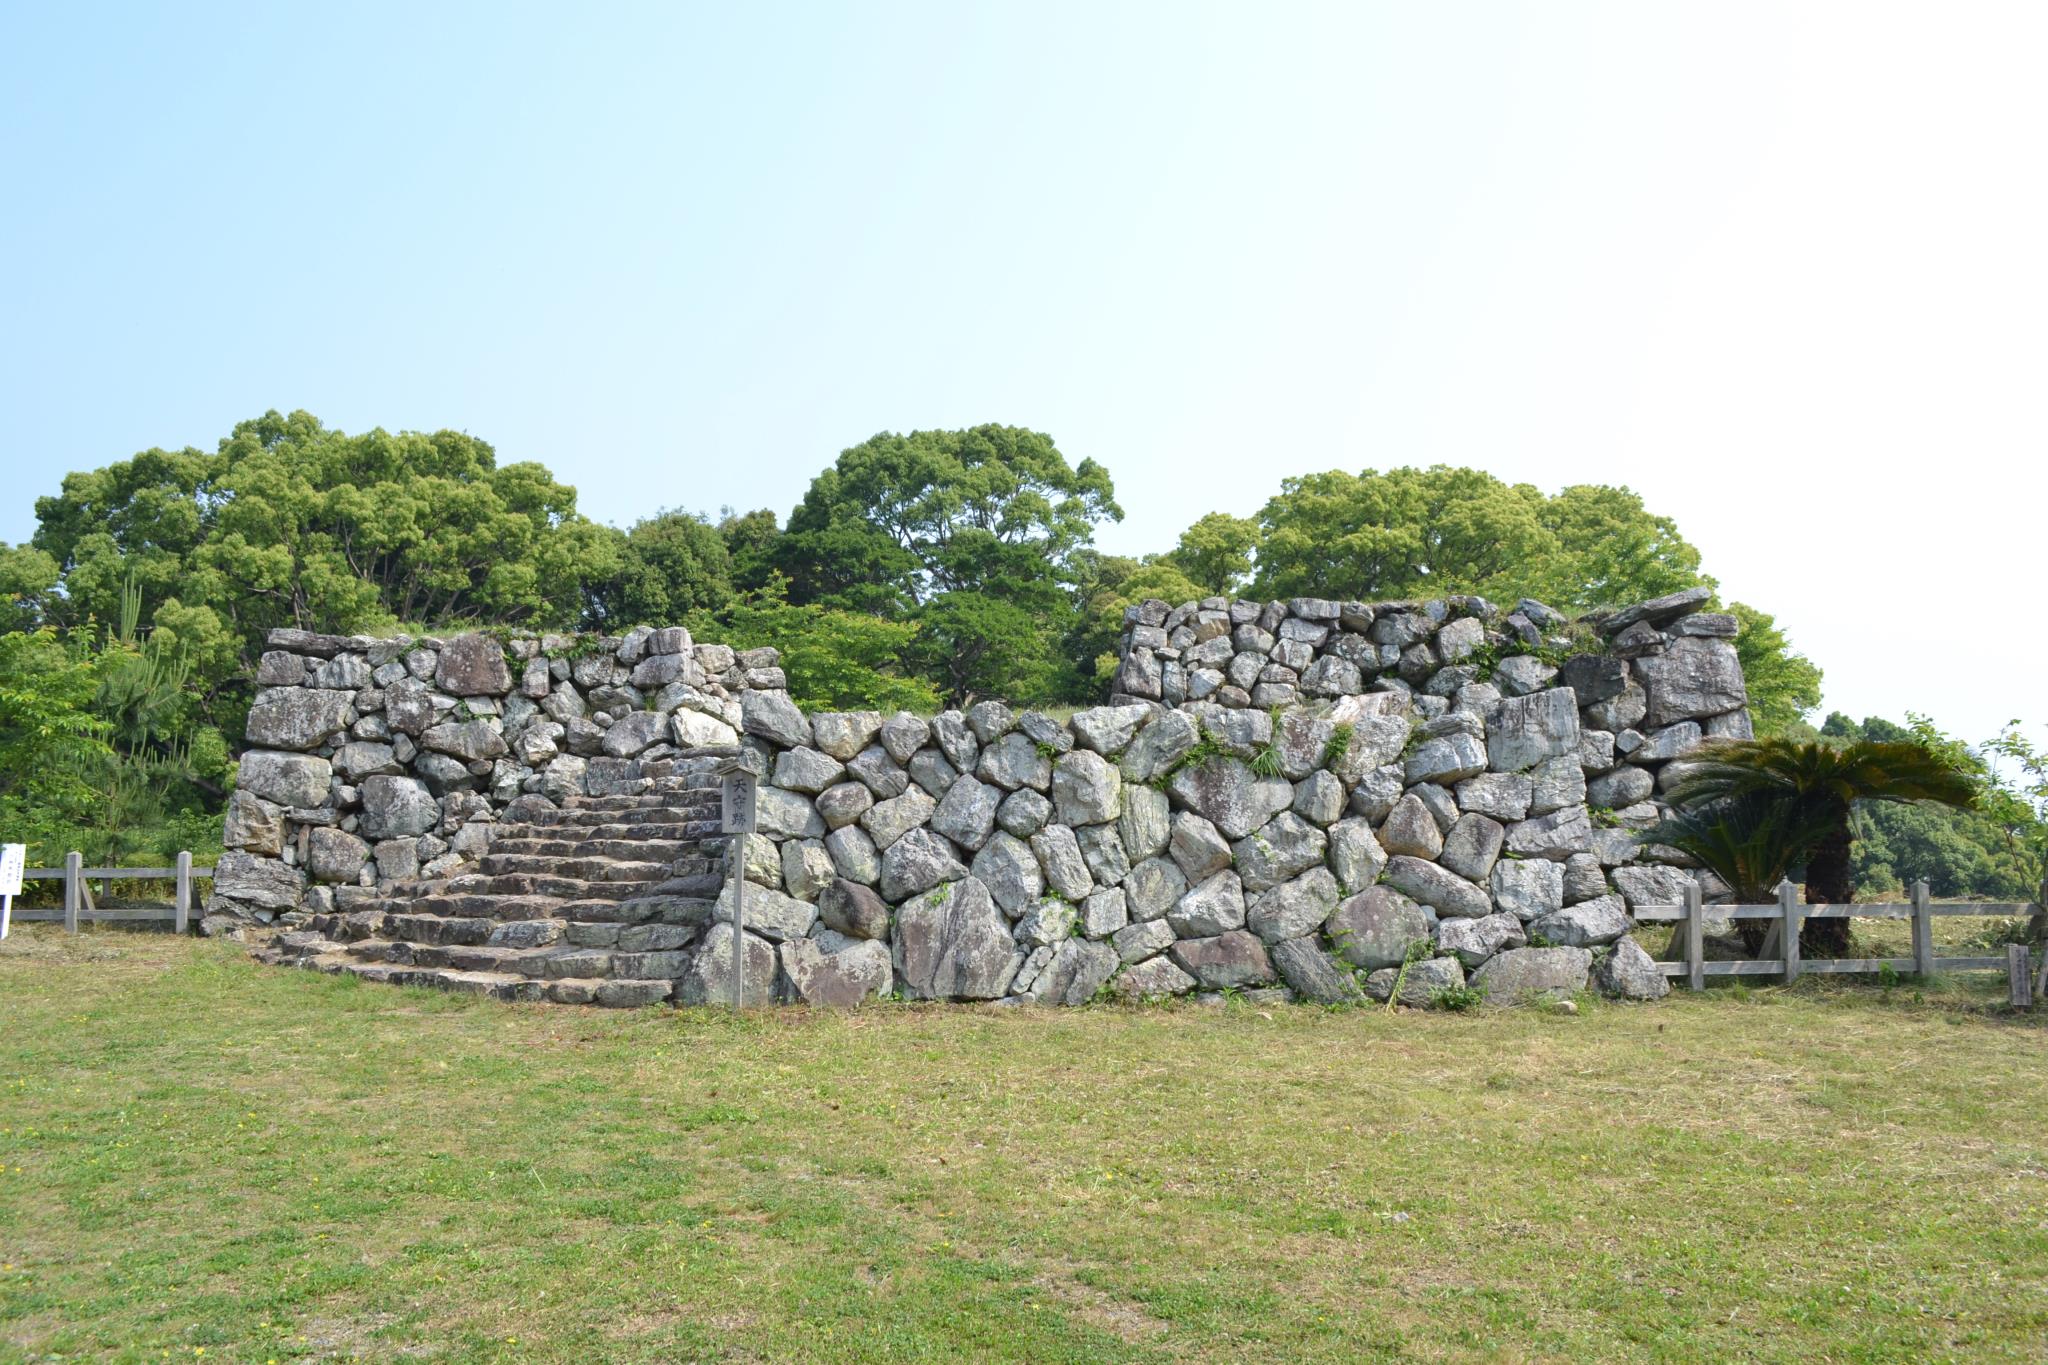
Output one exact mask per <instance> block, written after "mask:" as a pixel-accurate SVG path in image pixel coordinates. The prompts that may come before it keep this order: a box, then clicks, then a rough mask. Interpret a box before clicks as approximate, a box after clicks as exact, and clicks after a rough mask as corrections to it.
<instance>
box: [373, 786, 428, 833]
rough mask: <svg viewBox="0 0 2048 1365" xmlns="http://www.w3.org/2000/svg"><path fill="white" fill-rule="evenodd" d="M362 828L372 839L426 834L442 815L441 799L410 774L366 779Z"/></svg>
mask: <svg viewBox="0 0 2048 1365" xmlns="http://www.w3.org/2000/svg"><path fill="white" fill-rule="evenodd" d="M361 799H362V803H363V815H362V822H361V831H362V833H363V834H364V836H365V837H367V838H371V839H393V838H398V837H401V836H404V835H416V834H425V833H426V832H427V831H428V830H430V829H432V828H433V827H434V825H435V823H436V822H437V821H439V820H440V818H441V803H440V802H438V801H436V800H435V799H434V798H433V797H432V796H431V795H429V794H428V792H427V789H426V787H425V786H423V785H421V783H420V782H419V781H417V780H416V779H414V778H410V777H391V776H378V777H367V778H364V779H363V785H362V788H361Z"/></svg>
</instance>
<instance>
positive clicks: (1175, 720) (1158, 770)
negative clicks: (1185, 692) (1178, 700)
mask: <svg viewBox="0 0 2048 1365" xmlns="http://www.w3.org/2000/svg"><path fill="white" fill-rule="evenodd" d="M1153 695H1155V696H1156V695H1158V694H1157V693H1156V692H1155V693H1154V694H1153ZM1200 738H1201V731H1200V729H1199V728H1198V727H1197V726H1196V725H1195V722H1194V720H1193V718H1191V717H1190V716H1189V715H1188V714H1187V713H1186V712H1184V711H1164V712H1161V713H1160V714H1159V715H1157V716H1154V717H1153V718H1152V720H1151V721H1150V722H1149V723H1148V724H1147V725H1146V726H1145V728H1144V729H1142V730H1140V731H1138V737H1137V738H1136V739H1134V740H1132V741H1131V743H1130V747H1129V748H1128V749H1126V750H1125V751H1124V757H1123V765H1122V769H1123V775H1124V780H1125V781H1126V782H1141V783H1142V782H1150V781H1152V780H1153V779H1155V778H1159V777H1164V776H1165V775H1166V774H1167V773H1168V772H1171V771H1172V769H1173V766H1174V764H1176V763H1178V762H1180V760H1181V758H1182V757H1183V756H1184V755H1185V754H1186V753H1187V752H1188V750H1190V749H1192V748H1194V747H1195V742H1196V741H1197V740H1198V739H1200Z"/></svg>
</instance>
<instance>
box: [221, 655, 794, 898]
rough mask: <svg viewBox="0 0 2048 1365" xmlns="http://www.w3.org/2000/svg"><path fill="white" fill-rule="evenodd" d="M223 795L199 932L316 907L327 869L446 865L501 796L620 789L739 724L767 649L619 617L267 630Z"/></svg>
mask: <svg viewBox="0 0 2048 1365" xmlns="http://www.w3.org/2000/svg"><path fill="white" fill-rule="evenodd" d="M268 643H269V645H270V649H269V650H268V651H267V652H266V653H265V654H264V655H263V657H262V660H261V662H260V663H259V664H258V667H257V677H256V681H257V689H258V690H257V692H256V696H255V700H254V703H253V704H252V705H251V707H250V710H249V720H248V726H247V731H246V733H247V743H248V748H247V751H246V752H244V753H243V754H242V756H241V764H240V769H239V774H238V777H237V780H236V787H235V791H234V793H233V795H232V796H231V797H230V798H229V803H228V810H227V816H226V821H225V827H224V830H223V838H222V844H223V847H224V848H225V849H226V852H225V853H224V854H223V856H222V857H221V859H220V864H219V867H218V868H217V870H216V873H215V878H214V884H213V887H214V889H213V894H212V896H211V897H210V898H209V899H208V901H207V903H206V906H205V911H206V915H205V918H204V919H203V921H202V925H203V927H205V928H206V929H207V930H208V931H209V932H221V931H222V930H224V929H231V928H233V927H235V926H237V925H244V924H250V923H269V922H272V921H273V920H275V919H276V918H277V917H278V916H280V915H283V914H286V913H288V912H293V911H300V910H308V911H320V910H325V909H328V908H331V906H332V904H333V899H334V897H333V888H337V887H345V886H361V887H375V886H384V887H388V886H390V885H391V884H393V883H394V882H402V881H408V880H412V879H415V878H439V877H450V876H455V875H459V874H460V873H461V872H463V871H465V870H467V869H468V868H470V867H472V866H474V865H475V863H476V862H477V861H478V860H479V859H480V858H481V857H482V856H483V854H484V853H485V852H486V851H487V850H488V848H489V846H490V840H491V832H492V827H493V825H494V823H495V822H496V820H497V818H498V816H499V814H500V813H501V812H502V811H503V809H504V808H505V806H506V805H507V804H509V803H510V802H511V801H512V800H513V799H514V798H516V797H518V796H521V795H523V794H525V795H534V794H537V795H540V796H543V797H546V798H547V799H548V800H550V801H553V802H558V803H559V802H561V801H563V800H565V799H567V798H569V797H571V796H581V795H599V796H601V795H604V794H606V793H610V792H625V791H633V790H637V789H638V788H639V786H640V785H641V779H642V778H643V777H649V776H654V775H658V774H660V773H663V772H665V771H667V770H668V769H669V768H670V767H672V766H673V765H674V763H675V761H676V759H677V758H678V756H680V755H684V754H687V753H691V752H696V751H701V750H705V749H716V750H721V751H723V750H729V748H730V746H732V745H733V744H735V743H737V742H738V738H739V735H738V730H737V727H738V725H739V721H740V702H739V699H740V697H742V696H743V695H745V694H746V693H747V692H749V691H755V690H759V691H773V692H780V691H781V689H782V688H783V687H784V685H785V683H784V678H783V674H782V669H781V667H780V659H779V656H778V655H777V653H776V651H775V650H773V649H755V650H741V651H737V652H736V651H734V650H732V649H729V648H727V647H726V646H724V645H700V644H695V643H694V642H692V640H691V639H690V634H689V632H688V631H686V630H684V629H682V628H681V627H675V626H671V627H667V628H665V629H650V628H646V627H642V628H639V629H636V630H633V631H631V632H629V633H627V634H625V635H623V636H593V635H541V636H518V635H514V636H510V637H508V638H506V639H504V640H500V639H498V638H495V637H493V636H491V635H483V634H468V635H458V636H453V637H449V638H446V639H443V638H437V637H426V638H421V639H414V638H412V637H409V636H401V637H398V638H394V639H368V638H365V637H361V636H337V635H316V634H312V633H310V632H307V631H298V630H278V631H272V632H271V634H270V637H269V640H268Z"/></svg>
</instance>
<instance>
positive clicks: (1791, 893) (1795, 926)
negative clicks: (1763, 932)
mask: <svg viewBox="0 0 2048 1365" xmlns="http://www.w3.org/2000/svg"><path fill="white" fill-rule="evenodd" d="M1799 918H1800V916H1799V888H1798V887H1796V886H1794V885H1792V879H1791V878H1790V877H1787V878H1785V879H1784V880H1783V881H1781V882H1779V883H1778V925H1779V928H1780V929H1781V930H1782V932H1781V933H1779V935H1778V940H1779V942H1778V948H1779V954H1780V960H1782V961H1783V962H1784V964H1785V981H1786V984H1788V985H1789V984H1791V983H1792V982H1794V981H1797V980H1798V979H1799Z"/></svg>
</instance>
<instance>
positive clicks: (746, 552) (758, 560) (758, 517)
mask: <svg viewBox="0 0 2048 1365" xmlns="http://www.w3.org/2000/svg"><path fill="white" fill-rule="evenodd" d="M718 534H719V536H720V538H722V539H723V540H724V541H725V553H726V558H727V559H728V560H729V561H730V562H731V564H732V585H733V587H734V588H736V589H737V590H739V591H740V592H759V591H760V590H761V589H763V588H765V587H767V586H768V580H769V579H770V578H771V577H772V576H773V575H774V573H775V542H776V541H778V540H780V539H781V537H782V528H781V527H780V526H778V525H776V522H775V514H774V513H773V512H771V511H769V510H768V509H767V508H765V507H763V508H760V509H758V510H756V511H752V512H747V513H744V514H742V513H738V512H735V511H733V510H732V509H731V508H730V507H727V508H725V509H723V510H722V511H721V512H720V513H719V514H718Z"/></svg>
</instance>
